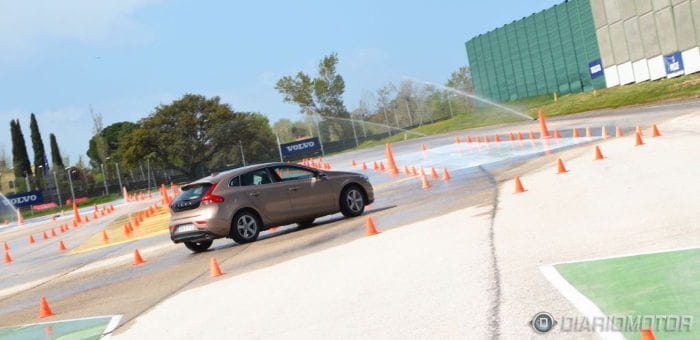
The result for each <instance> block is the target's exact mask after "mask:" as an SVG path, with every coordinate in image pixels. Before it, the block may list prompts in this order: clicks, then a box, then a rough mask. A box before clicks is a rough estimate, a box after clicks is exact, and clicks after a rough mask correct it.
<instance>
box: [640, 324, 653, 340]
mask: <svg viewBox="0 0 700 340" xmlns="http://www.w3.org/2000/svg"><path fill="white" fill-rule="evenodd" d="M640 336H641V338H642V340H656V337H654V331H652V330H651V328H649V327H644V328H642V332H641V334H640Z"/></svg>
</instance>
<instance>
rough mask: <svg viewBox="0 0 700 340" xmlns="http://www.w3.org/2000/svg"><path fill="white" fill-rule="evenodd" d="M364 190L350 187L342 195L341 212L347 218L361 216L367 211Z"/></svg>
mask: <svg viewBox="0 0 700 340" xmlns="http://www.w3.org/2000/svg"><path fill="white" fill-rule="evenodd" d="M361 190H362V189H360V188H358V187H356V186H350V187H347V188H345V189H343V192H342V193H340V212H341V213H343V215H344V216H345V217H355V216H360V215H362V213H363V212H364V211H365V196H364V195H363V194H362V191H361Z"/></svg>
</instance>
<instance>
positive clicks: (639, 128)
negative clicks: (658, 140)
mask: <svg viewBox="0 0 700 340" xmlns="http://www.w3.org/2000/svg"><path fill="white" fill-rule="evenodd" d="M634 129H635V132H636V133H638V134H640V135H642V136H644V132H643V131H642V128H641V127H640V126H639V125H637V126H636V127H635V128H634Z"/></svg>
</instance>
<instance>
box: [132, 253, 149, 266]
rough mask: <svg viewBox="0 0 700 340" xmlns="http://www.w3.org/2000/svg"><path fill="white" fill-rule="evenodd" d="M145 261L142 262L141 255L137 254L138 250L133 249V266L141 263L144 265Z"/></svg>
mask: <svg viewBox="0 0 700 340" xmlns="http://www.w3.org/2000/svg"><path fill="white" fill-rule="evenodd" d="M144 262H146V261H144V260H143V257H141V253H139V250H138V249H134V264H133V265H134V266H136V265H139V264H141V263H144Z"/></svg>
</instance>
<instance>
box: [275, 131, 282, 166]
mask: <svg viewBox="0 0 700 340" xmlns="http://www.w3.org/2000/svg"><path fill="white" fill-rule="evenodd" d="M275 138H277V151H279V153H280V162H284V157H282V143H280V136H279V135H278V134H275Z"/></svg>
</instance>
